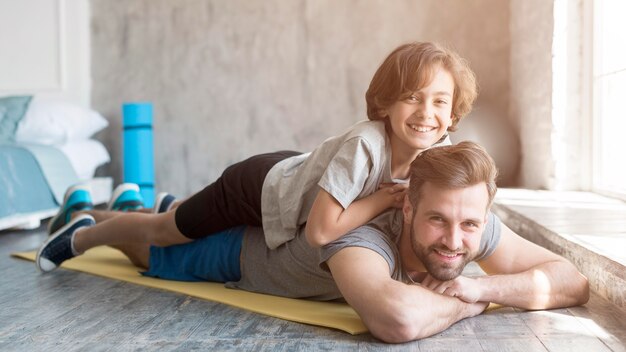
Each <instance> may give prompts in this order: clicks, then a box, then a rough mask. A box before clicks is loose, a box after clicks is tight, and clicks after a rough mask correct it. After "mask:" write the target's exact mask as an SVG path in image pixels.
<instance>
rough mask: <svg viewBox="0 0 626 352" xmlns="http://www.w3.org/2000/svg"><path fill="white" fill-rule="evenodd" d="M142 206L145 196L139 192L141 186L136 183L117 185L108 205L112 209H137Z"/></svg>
mask: <svg viewBox="0 0 626 352" xmlns="http://www.w3.org/2000/svg"><path fill="white" fill-rule="evenodd" d="M141 208H143V197H142V196H141V193H139V186H137V185H136V184H134V183H122V184H121V185H119V186H117V187H116V188H115V190H114V191H113V196H111V200H110V201H109V204H108V205H107V209H108V210H110V211H135V210H139V209H141Z"/></svg>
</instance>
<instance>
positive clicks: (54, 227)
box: [48, 184, 93, 234]
mask: <svg viewBox="0 0 626 352" xmlns="http://www.w3.org/2000/svg"><path fill="white" fill-rule="evenodd" d="M91 209H93V202H92V201H91V189H90V188H89V186H87V185H80V184H79V185H74V186H72V187H70V188H68V189H67V191H65V196H64V197H63V204H61V207H60V208H59V212H58V213H57V214H56V215H55V216H54V217H53V218H52V219H51V220H50V222H48V234H53V233H55V232H57V231H58V230H59V229H60V228H61V227H63V226H65V224H67V223H68V222H70V220H71V218H72V213H74V212H76V211H81V210H91Z"/></svg>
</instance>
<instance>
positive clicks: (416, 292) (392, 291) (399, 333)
mask: <svg viewBox="0 0 626 352" xmlns="http://www.w3.org/2000/svg"><path fill="white" fill-rule="evenodd" d="M327 263H328V266H329V268H330V271H331V273H332V275H333V278H334V280H335V282H336V284H337V287H339V290H340V291H341V293H342V295H343V296H344V298H345V299H346V301H347V302H348V303H349V304H350V306H352V308H354V310H356V312H357V313H358V314H359V316H360V317H361V319H362V320H363V322H364V323H365V326H367V328H368V329H369V330H370V332H371V333H372V335H374V336H376V337H378V338H379V339H381V340H383V341H386V342H393V343H398V342H406V341H411V340H416V339H420V338H423V337H427V336H431V335H433V334H436V333H438V332H440V331H443V330H445V329H446V328H448V327H449V326H450V325H452V324H454V323H456V322H457V321H459V320H461V319H464V318H467V317H472V316H475V315H478V314H480V313H482V312H483V310H484V309H485V308H486V306H487V304H486V303H474V304H472V303H466V302H463V301H461V300H459V299H457V298H452V297H447V296H444V295H439V294H436V293H433V292H432V291H429V290H427V289H424V288H422V287H420V286H418V285H407V284H404V283H402V282H399V281H396V280H393V279H392V278H391V276H390V275H389V265H388V264H387V262H386V261H385V260H384V259H383V258H382V257H381V256H380V255H379V254H378V253H376V252H374V251H372V250H370V249H367V248H362V247H348V248H344V249H342V250H340V251H339V252H337V253H336V254H334V255H333V256H332V257H331V258H330V259H329V260H328V261H327Z"/></svg>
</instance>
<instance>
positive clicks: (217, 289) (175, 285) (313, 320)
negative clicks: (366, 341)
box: [13, 246, 367, 335]
mask: <svg viewBox="0 0 626 352" xmlns="http://www.w3.org/2000/svg"><path fill="white" fill-rule="evenodd" d="M36 255H37V254H36V252H34V251H33V252H22V253H14V254H13V256H15V257H18V258H23V259H27V260H32V261H34V260H35V256H36ZM61 267H62V268H66V269H72V270H77V271H82V272H85V273H90V274H94V275H98V276H103V277H108V278H111V279H117V280H122V281H127V282H132V283H135V284H139V285H144V286H148V287H155V288H160V289H163V290H168V291H173V292H179V293H182V294H185V295H189V296H193V297H198V298H203V299H207V300H210V301H216V302H220V303H225V304H229V305H231V306H235V307H239V308H243V309H247V310H250V311H253V312H256V313H260V314H265V315H269V316H272V317H276V318H280V319H285V320H291V321H295V322H298V323H305V324H312V325H319V326H325V327H329V328H335V329H339V330H343V331H345V332H347V333H350V334H352V335H356V334H362V333H365V332H367V328H366V327H365V325H363V322H362V321H361V318H359V316H358V315H357V314H356V312H355V311H354V309H352V308H351V307H350V306H349V305H348V304H346V303H334V302H316V301H308V300H304V299H293V298H284V297H278V296H272V295H264V294H260V293H252V292H247V291H242V290H235V289H228V288H225V287H224V285H223V284H221V283H213V282H182V281H170V280H161V279H155V278H151V277H145V276H142V275H141V274H139V272H138V270H139V269H138V268H137V267H135V266H134V265H133V264H132V263H131V262H130V261H129V260H128V259H126V256H124V255H123V254H122V252H120V251H118V250H116V249H113V248H110V247H104V246H103V247H97V248H93V249H90V250H88V251H87V252H85V254H83V255H81V256H79V257H76V258H74V259H72V260H68V261H66V262H65V263H63V265H61Z"/></svg>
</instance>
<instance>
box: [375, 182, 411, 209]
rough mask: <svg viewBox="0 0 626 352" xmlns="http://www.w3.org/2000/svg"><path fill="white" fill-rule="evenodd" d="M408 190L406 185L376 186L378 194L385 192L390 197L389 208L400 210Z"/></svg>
mask: <svg viewBox="0 0 626 352" xmlns="http://www.w3.org/2000/svg"><path fill="white" fill-rule="evenodd" d="M408 190H409V184H408V183H381V184H380V185H379V186H378V191H379V192H385V193H386V194H387V195H389V196H390V198H389V200H390V202H391V205H390V206H389V207H390V208H398V209H400V208H402V206H403V205H404V196H405V195H406V194H407V191H408Z"/></svg>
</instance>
